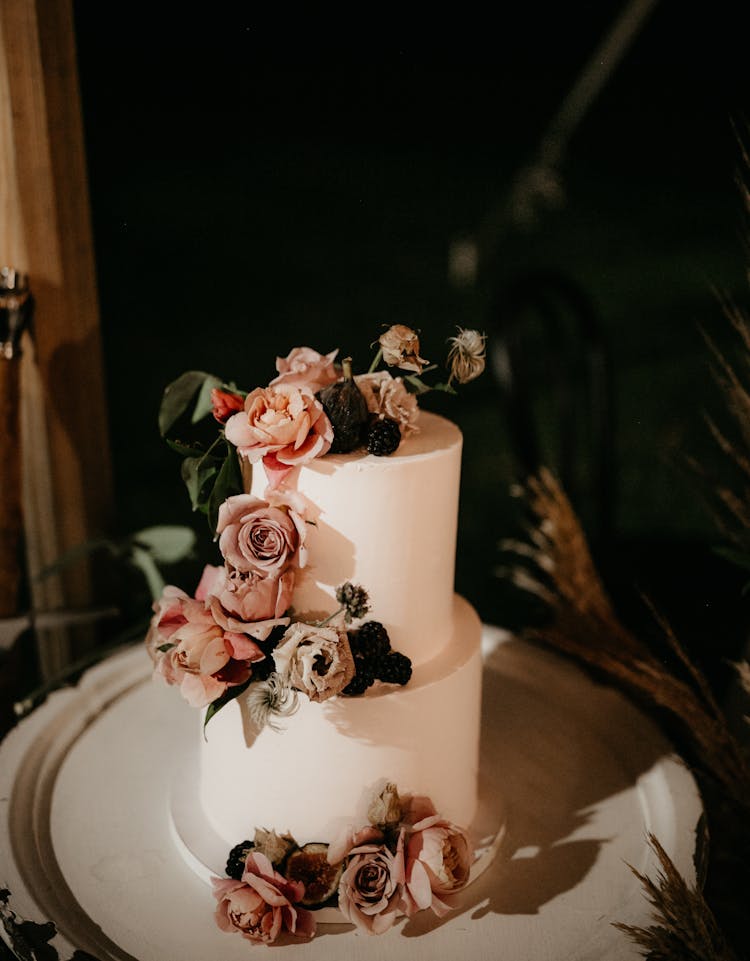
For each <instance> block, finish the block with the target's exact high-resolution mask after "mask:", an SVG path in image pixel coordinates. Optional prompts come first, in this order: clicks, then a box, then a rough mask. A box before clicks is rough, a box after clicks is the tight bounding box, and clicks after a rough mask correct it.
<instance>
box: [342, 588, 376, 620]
mask: <svg viewBox="0 0 750 961" xmlns="http://www.w3.org/2000/svg"><path fill="white" fill-rule="evenodd" d="M336 600H337V601H338V602H339V604H341V606H342V607H344V608H346V611H345V617H346V620H347V622H348V621H356V620H358V619H359V618H360V617H364V616H365V614H366V613H367V612H368V611H369V610H370V598H369V597H368V595H367V591H366V590H365V589H364V587H360V586H359V584H352V583H351V581H347V582H346V583H345V584H341V585H340V586H339V587H337V588H336Z"/></svg>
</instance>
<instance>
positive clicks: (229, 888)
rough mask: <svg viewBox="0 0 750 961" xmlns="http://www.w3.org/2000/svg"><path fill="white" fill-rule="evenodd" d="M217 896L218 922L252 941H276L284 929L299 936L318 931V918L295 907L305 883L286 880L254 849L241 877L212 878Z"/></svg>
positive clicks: (271, 942) (302, 893)
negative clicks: (316, 920)
mask: <svg viewBox="0 0 750 961" xmlns="http://www.w3.org/2000/svg"><path fill="white" fill-rule="evenodd" d="M211 884H212V886H213V893H214V897H215V898H216V901H217V905H216V914H215V917H216V923H217V924H218V926H219V927H220V928H221V930H222V931H226V932H228V933H230V934H231V933H237V932H239V933H240V934H241V935H242V936H243V937H244V938H247V939H248V940H249V941H256V942H263V943H264V944H273V942H274V941H275V940H276V939H277V938H278V936H279V934H281V932H282V931H288V932H289V933H290V934H294V935H296V936H297V937H299V938H311V937H312V936H313V935H314V934H315V918H314V917H313V915H312V913H311V912H310V911H307V910H306V909H305V908H299V907H295V905H296V904H297V902H298V901H299V900H300V898H301V897H302V896H303V895H304V891H305V888H304V885H303V884H302V883H301V882H299V881H287V880H286V878H285V877H284V876H283V875H281V874H279V873H278V871H275V870H274V868H273V865H272V864H271V862H270V861H269V860H268V858H267V857H266V856H265V855H264V854H259V853H251V854H249V855H248V857H247V861H246V862H245V873H244V874H243V875H242V880H241V881H235V880H232V879H231V878H211Z"/></svg>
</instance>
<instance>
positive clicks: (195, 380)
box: [159, 370, 221, 437]
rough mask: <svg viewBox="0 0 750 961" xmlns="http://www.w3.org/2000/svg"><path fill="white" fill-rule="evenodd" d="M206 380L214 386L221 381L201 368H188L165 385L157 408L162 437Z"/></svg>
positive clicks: (188, 405)
mask: <svg viewBox="0 0 750 961" xmlns="http://www.w3.org/2000/svg"><path fill="white" fill-rule="evenodd" d="M207 380H209V381H212V382H213V385H214V386H216V385H217V384H220V383H221V381H220V380H219V379H218V378H217V377H214V376H213V374H207V373H205V371H202V370H188V371H186V372H185V373H184V374H180V376H179V377H178V378H177V380H173V381H172V383H171V384H168V385H167V387H166V389H165V391H164V396H163V397H162V401H161V407H160V408H159V432H160V434H161V436H162V437H165V436H166V434H167V432H168V431H169V429H170V427H172V426H173V425H174V424H175V423H176V422H177V421H178V420H179V419H180V417H182V416H183V414H185V413H186V412H187V410H188V408H189V407H190V405H191V403H192V402H193V398H194V397H195V395H196V394H198V393H199V391H201V390H202V388H203V386H204V384H205V383H206V381H207Z"/></svg>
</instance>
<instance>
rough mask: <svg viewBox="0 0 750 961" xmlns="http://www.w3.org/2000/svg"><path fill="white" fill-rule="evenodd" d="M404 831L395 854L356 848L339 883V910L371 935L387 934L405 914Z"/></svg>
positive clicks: (384, 849) (368, 846)
mask: <svg viewBox="0 0 750 961" xmlns="http://www.w3.org/2000/svg"><path fill="white" fill-rule="evenodd" d="M404 878H405V875H404V851H403V831H402V832H401V833H400V834H399V838H398V842H397V847H396V851H395V853H394V852H392V851H391V850H390V849H389V848H388V847H386V846H385V845H384V844H380V845H377V844H365V845H362V846H360V847H357V848H354V849H353V850H352V852H351V853H350V856H349V863H348V864H347V866H346V868H345V869H344V873H343V874H342V875H341V881H340V882H339V910H340V911H341V913H342V914H343V915H344V917H345V918H346V919H347V920H348V921H351V922H353V923H354V924H356V925H357V927H359V928H362V929H363V930H365V931H367V932H368V933H369V934H383V932H384V931H387V930H388V929H389V928H391V927H392V926H393V924H394V922H395V921H396V918H397V917H398V915H399V914H401V913H403V909H404V903H403V893H404Z"/></svg>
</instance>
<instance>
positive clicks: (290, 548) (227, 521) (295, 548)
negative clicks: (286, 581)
mask: <svg viewBox="0 0 750 961" xmlns="http://www.w3.org/2000/svg"><path fill="white" fill-rule="evenodd" d="M306 528H307V525H306V524H305V521H304V520H303V519H302V518H301V517H300V516H299V515H298V514H297V513H296V512H295V511H292V510H289V509H285V508H284V507H282V506H275V507H274V506H271V505H270V504H269V503H268V502H267V501H264V500H261V499H260V498H258V497H253V496H252V495H251V494H236V495H235V496H233V497H228V498H227V499H226V500H225V501H224V503H223V504H222V505H221V507H220V508H219V519H218V524H217V527H216V532H217V534H218V535H219V550H220V551H221V553H222V555H223V557H224V559H225V560H226V561H227V563H228V564H230V565H231V566H232V567H233V568H234V569H235V570H237V571H241V572H242V573H252V574H257V575H259V576H260V577H279V576H280V575H281V574H283V573H284V571H286V570H287V568H289V567H290V566H291V565H292V564H297V565H298V566H300V567H301V566H303V564H304V554H302V558H301V560H302V562H301V563H300V556H301V551H302V547H303V544H304V540H305V536H306V532H307V531H306Z"/></svg>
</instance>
